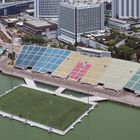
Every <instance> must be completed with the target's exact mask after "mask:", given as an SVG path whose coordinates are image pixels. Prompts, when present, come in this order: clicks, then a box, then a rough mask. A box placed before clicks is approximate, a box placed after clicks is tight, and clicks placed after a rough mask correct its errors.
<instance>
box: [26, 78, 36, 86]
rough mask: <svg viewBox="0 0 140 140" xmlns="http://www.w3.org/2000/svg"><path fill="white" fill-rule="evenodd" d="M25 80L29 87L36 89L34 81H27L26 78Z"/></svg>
mask: <svg viewBox="0 0 140 140" xmlns="http://www.w3.org/2000/svg"><path fill="white" fill-rule="evenodd" d="M24 80H25V82H26V84H27V85H28V86H29V87H36V84H35V82H34V80H31V79H27V78H24Z"/></svg>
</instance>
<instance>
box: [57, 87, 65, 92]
mask: <svg viewBox="0 0 140 140" xmlns="http://www.w3.org/2000/svg"><path fill="white" fill-rule="evenodd" d="M65 89H66V88H63V87H59V88H57V89H56V90H55V92H56V93H62V92H63V91H64V90H65Z"/></svg>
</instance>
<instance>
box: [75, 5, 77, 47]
mask: <svg viewBox="0 0 140 140" xmlns="http://www.w3.org/2000/svg"><path fill="white" fill-rule="evenodd" d="M76 46H77V7H75V48H76Z"/></svg>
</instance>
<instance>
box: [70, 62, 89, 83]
mask: <svg viewBox="0 0 140 140" xmlns="http://www.w3.org/2000/svg"><path fill="white" fill-rule="evenodd" d="M90 67H91V64H87V63H81V62H80V63H78V64H77V65H76V66H75V67H74V69H73V70H72V72H71V73H70V75H69V78H68V79H71V80H74V81H79V80H80V79H81V78H82V77H83V76H84V75H85V73H86V72H87V71H88V70H89V68H90Z"/></svg>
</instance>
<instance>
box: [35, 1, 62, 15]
mask: <svg viewBox="0 0 140 140" xmlns="http://www.w3.org/2000/svg"><path fill="white" fill-rule="evenodd" d="M34 1H35V2H34V8H35V18H53V17H58V7H59V4H60V2H61V0H34Z"/></svg>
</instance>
